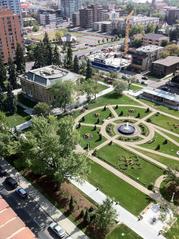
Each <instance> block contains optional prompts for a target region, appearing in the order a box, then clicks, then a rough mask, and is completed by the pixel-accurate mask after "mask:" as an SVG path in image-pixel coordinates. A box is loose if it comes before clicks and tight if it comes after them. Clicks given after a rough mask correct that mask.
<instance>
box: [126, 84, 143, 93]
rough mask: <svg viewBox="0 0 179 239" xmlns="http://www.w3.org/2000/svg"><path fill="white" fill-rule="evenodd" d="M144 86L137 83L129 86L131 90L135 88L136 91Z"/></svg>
mask: <svg viewBox="0 0 179 239" xmlns="http://www.w3.org/2000/svg"><path fill="white" fill-rule="evenodd" d="M142 88H143V86H142V85H136V84H131V85H130V87H129V89H130V90H133V91H135V92H136V91H139V90H141V89H142Z"/></svg>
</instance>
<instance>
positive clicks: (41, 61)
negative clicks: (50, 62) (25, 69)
mask: <svg viewBox="0 0 179 239" xmlns="http://www.w3.org/2000/svg"><path fill="white" fill-rule="evenodd" d="M34 60H35V63H34V66H33V69H36V68H40V67H43V66H45V65H46V62H45V60H46V59H45V57H44V45H43V42H40V43H39V44H37V46H36V47H35V49H34Z"/></svg>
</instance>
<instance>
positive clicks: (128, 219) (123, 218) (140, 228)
mask: <svg viewBox="0 0 179 239" xmlns="http://www.w3.org/2000/svg"><path fill="white" fill-rule="evenodd" d="M71 183H72V184H73V185H75V186H76V187H77V188H79V189H80V190H81V191H82V192H83V193H85V194H86V195H87V196H88V197H89V198H91V199H92V200H93V201H95V202H96V203H98V204H101V203H102V202H103V201H104V200H105V199H106V195H105V194H104V193H102V192H101V191H100V190H96V187H94V186H93V185H91V184H90V183H88V182H87V181H84V182H83V183H79V182H76V181H75V180H71ZM113 207H114V208H115V209H116V211H117V215H118V221H119V222H120V223H123V224H125V225H126V226H128V227H129V228H131V229H132V230H133V231H135V232H136V233H137V234H138V235H139V236H141V237H142V238H143V239H165V237H164V236H162V235H158V233H159V231H157V230H156V228H154V227H153V226H152V225H149V224H148V223H146V222H145V221H143V220H140V221H138V218H137V217H136V216H134V215H133V214H131V213H130V212H129V211H127V210H126V209H125V208H123V207H122V206H120V205H119V204H115V203H114V204H113ZM126 239H127V238H126Z"/></svg>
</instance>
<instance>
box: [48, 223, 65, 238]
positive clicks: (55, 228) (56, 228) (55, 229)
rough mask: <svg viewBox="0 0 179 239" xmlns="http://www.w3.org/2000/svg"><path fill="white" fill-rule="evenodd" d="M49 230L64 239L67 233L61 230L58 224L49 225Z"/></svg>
mask: <svg viewBox="0 0 179 239" xmlns="http://www.w3.org/2000/svg"><path fill="white" fill-rule="evenodd" d="M49 228H50V229H51V230H52V231H53V232H54V233H55V234H56V235H57V236H59V237H60V238H63V237H64V236H65V235H66V233H65V231H64V230H63V228H61V227H60V226H59V225H58V224H57V223H56V222H52V223H51V224H50V225H49Z"/></svg>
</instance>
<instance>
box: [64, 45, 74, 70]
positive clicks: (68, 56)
mask: <svg viewBox="0 0 179 239" xmlns="http://www.w3.org/2000/svg"><path fill="white" fill-rule="evenodd" d="M72 61H73V52H72V48H71V45H69V46H68V49H67V53H66V59H65V66H66V67H67V69H71V68H72Z"/></svg>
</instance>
